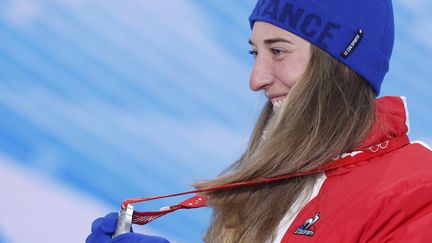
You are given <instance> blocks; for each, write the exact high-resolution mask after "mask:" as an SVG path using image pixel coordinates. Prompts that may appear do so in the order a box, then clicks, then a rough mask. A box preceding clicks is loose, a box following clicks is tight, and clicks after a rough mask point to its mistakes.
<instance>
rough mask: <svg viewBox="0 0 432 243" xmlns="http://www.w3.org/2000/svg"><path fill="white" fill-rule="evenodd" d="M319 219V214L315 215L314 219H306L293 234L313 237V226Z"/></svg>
mask: <svg viewBox="0 0 432 243" xmlns="http://www.w3.org/2000/svg"><path fill="white" fill-rule="evenodd" d="M319 218H320V217H319V213H316V214H315V217H313V218H308V219H306V221H305V222H304V223H303V224H302V225H300V226H299V227H298V228H297V229H296V231H295V232H294V234H295V235H305V236H313V235H314V234H315V230H316V228H315V225H314V224H315V223H316V222H317V221H318V220H319Z"/></svg>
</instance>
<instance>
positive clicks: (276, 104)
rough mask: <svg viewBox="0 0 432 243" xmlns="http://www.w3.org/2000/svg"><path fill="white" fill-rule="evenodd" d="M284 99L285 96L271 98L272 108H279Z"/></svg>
mask: <svg viewBox="0 0 432 243" xmlns="http://www.w3.org/2000/svg"><path fill="white" fill-rule="evenodd" d="M284 100H285V97H283V98H275V99H272V100H271V102H272V104H273V109H279V108H280V107H281V106H282V104H283V102H284Z"/></svg>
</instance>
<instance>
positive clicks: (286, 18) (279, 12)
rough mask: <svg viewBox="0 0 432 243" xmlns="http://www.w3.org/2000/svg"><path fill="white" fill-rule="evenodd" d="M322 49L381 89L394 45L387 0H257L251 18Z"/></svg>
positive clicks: (389, 5)
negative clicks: (278, 28) (276, 27)
mask: <svg viewBox="0 0 432 243" xmlns="http://www.w3.org/2000/svg"><path fill="white" fill-rule="evenodd" d="M249 21H250V25H251V28H252V27H253V24H254V22H255V21H264V22H268V23H270V24H273V25H276V26H278V27H280V28H282V29H285V30H287V31H289V32H291V33H293V34H296V35H298V36H300V37H302V38H303V39H305V40H307V41H309V42H311V43H312V44H314V45H315V46H317V47H319V48H321V49H322V50H324V51H326V52H327V53H329V54H330V55H332V56H333V57H334V58H336V59H337V60H339V61H341V62H342V63H344V64H345V65H347V66H348V67H350V68H351V69H352V70H354V71H355V72H356V73H357V74H359V75H360V76H362V77H363V78H365V79H366V80H367V81H368V82H369V83H370V85H371V86H372V87H373V88H374V90H375V92H376V94H377V95H378V94H379V92H380V87H381V83H382V82H383V79H384V76H385V74H386V73H387V71H388V70H389V60H390V56H391V53H392V50H393V42H394V22H393V8H392V3H391V0H259V1H258V3H257V5H256V6H255V9H254V10H253V12H252V15H251V16H250V17H249Z"/></svg>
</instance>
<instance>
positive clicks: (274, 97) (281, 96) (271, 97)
mask: <svg viewBox="0 0 432 243" xmlns="http://www.w3.org/2000/svg"><path fill="white" fill-rule="evenodd" d="M266 96H267V98H268V99H269V100H272V101H273V100H274V101H277V100H281V99H284V98H285V96H287V94H272V95H266Z"/></svg>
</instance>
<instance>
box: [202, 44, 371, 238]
mask: <svg viewBox="0 0 432 243" xmlns="http://www.w3.org/2000/svg"><path fill="white" fill-rule="evenodd" d="M374 99H375V94H374V91H373V89H372V88H371V87H370V86H369V84H368V83H367V82H366V81H365V80H364V79H363V78H362V77H360V76H359V75H357V74H356V73H355V72H353V71H352V70H350V69H349V68H347V67H346V66H345V65H343V64H341V63H339V62H338V61H337V60H336V59H334V58H332V57H331V56H330V55H328V54H327V53H325V52H323V51H322V50H320V49H319V48H317V47H315V46H314V47H313V49H312V55H311V59H310V62H309V64H308V68H307V70H306V72H305V73H304V75H303V77H302V78H301V80H299V81H298V82H297V84H296V85H295V87H294V88H293V89H292V90H291V92H290V94H289V95H288V96H287V98H286V100H285V101H284V104H283V105H282V107H281V108H280V110H279V111H278V112H273V110H272V105H271V103H270V102H268V103H267V104H266V106H265V107H264V108H263V111H262V112H261V115H260V116H259V118H258V121H257V123H256V126H255V128H254V130H253V133H252V136H251V139H250V142H249V145H248V147H247V149H246V151H245V152H244V154H243V155H242V156H241V158H240V159H239V160H237V161H236V162H234V163H233V164H232V165H231V166H230V167H229V168H227V169H226V170H224V171H223V172H222V173H221V174H220V175H219V176H218V177H216V178H214V179H212V180H207V181H202V182H199V183H197V184H195V186H196V187H197V188H204V187H210V186H217V185H222V184H226V183H233V182H240V181H248V180H252V179H258V178H268V177H274V176H278V175H283V174H288V173H292V172H301V171H307V170H311V169H316V168H319V167H321V166H323V165H324V164H325V163H326V162H328V161H331V158H334V157H336V156H337V155H340V154H342V153H345V152H348V151H351V150H352V149H353V148H354V147H355V146H356V145H358V144H359V143H360V142H361V141H362V139H364V138H365V136H366V135H367V133H368V131H369V130H370V128H371V126H372V123H373V121H374V105H373V100H374ZM264 133H265V134H264ZM315 178H316V175H309V176H301V177H296V178H293V179H288V180H285V181H282V182H277V183H269V184H265V185H261V186H253V187H246V188H232V189H226V190H222V191H217V192H212V193H209V205H210V206H211V207H212V208H213V215H212V219H211V224H210V226H209V228H208V230H207V232H206V234H205V236H204V241H205V242H211V243H213V242H217V243H220V242H236V243H237V242H265V241H267V240H273V239H274V237H275V230H276V228H277V225H278V224H279V222H280V221H281V219H282V218H283V217H284V215H285V214H286V213H287V211H288V210H289V209H290V207H291V206H292V205H293V203H294V202H295V201H296V200H297V199H298V198H299V195H300V192H302V190H304V189H306V190H311V188H312V186H313V182H314V180H315Z"/></svg>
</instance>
